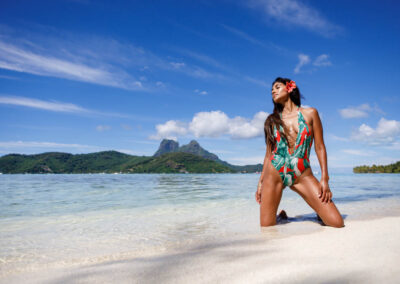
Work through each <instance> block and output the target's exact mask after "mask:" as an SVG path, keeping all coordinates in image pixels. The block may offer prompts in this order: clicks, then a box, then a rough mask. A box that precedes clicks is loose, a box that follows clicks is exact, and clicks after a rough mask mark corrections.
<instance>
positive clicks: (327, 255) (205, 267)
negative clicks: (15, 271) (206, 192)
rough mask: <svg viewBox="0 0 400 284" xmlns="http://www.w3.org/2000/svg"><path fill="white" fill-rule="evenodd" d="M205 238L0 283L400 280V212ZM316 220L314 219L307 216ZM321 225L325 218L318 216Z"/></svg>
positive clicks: (28, 274)
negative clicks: (296, 231)
mask: <svg viewBox="0 0 400 284" xmlns="http://www.w3.org/2000/svg"><path fill="white" fill-rule="evenodd" d="M305 223H308V222H300V223H293V224H291V223H289V224H284V225H278V226H275V227H268V228H263V229H262V230H260V233H259V234H258V235H257V236H252V237H245V238H244V237H243V236H241V238H232V239H231V240H221V241H218V242H209V243H203V244H201V245H197V246H194V247H192V248H185V249H181V250H179V251H178V250H176V251H173V252H168V253H164V254H162V255H156V256H150V257H142V258H134V259H129V260H121V261H112V262H106V263H100V264H95V265H90V266H80V267H69V268H63V269H43V270H42V271H35V272H26V273H24V274H19V275H13V276H11V275H9V276H8V277H7V278H2V279H0V282H1V283H302V282H304V283H337V282H340V283H379V282H381V283H400V266H399V265H400V217H385V218H382V219H374V220H368V221H351V220H350V221H345V225H346V227H344V228H340V229H337V228H331V227H325V226H321V228H320V229H319V228H318V230H317V231H316V232H314V233H311V234H303V235H294V236H290V237H282V236H279V230H280V229H279V226H301V225H302V224H303V225H305ZM307 225H309V224H307ZM311 225H315V226H320V225H318V224H311Z"/></svg>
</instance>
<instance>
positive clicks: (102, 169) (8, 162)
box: [0, 139, 262, 174]
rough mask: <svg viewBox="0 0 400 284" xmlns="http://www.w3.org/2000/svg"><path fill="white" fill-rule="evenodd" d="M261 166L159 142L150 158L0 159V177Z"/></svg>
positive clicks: (195, 146)
mask: <svg viewBox="0 0 400 284" xmlns="http://www.w3.org/2000/svg"><path fill="white" fill-rule="evenodd" d="M261 171H262V164H257V165H246V166H236V165H231V164H229V163H227V162H225V161H222V160H220V159H219V158H218V156H217V155H215V154H213V153H210V152H208V151H207V150H205V149H204V148H202V147H201V146H200V144H199V143H198V142H197V141H195V140H192V141H190V143H189V144H187V145H183V146H181V147H179V144H178V143H177V142H175V141H173V140H168V139H163V141H162V142H161V143H160V147H159V149H158V150H157V152H156V153H155V154H154V155H153V156H150V157H148V156H133V155H128V154H124V153H121V152H118V151H113V150H112V151H102V152H96V153H88V154H70V153H62V152H46V153H41V154H33V155H24V154H8V155H4V156H2V157H0V172H1V173H7V174H8V173H10V174H15V173H57V174H63V173H71V174H72V173H116V172H117V173H235V172H242V173H251V172H261Z"/></svg>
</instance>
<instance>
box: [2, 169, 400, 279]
mask: <svg viewBox="0 0 400 284" xmlns="http://www.w3.org/2000/svg"><path fill="white" fill-rule="evenodd" d="M316 178H317V179H318V178H319V176H318V175H317V176H316ZM258 179H259V174H131V175H130V174H74V175H69V174H65V175H54V174H49V175H32V174H16V175H7V174H3V175H0V209H1V210H0V247H1V250H0V272H1V273H2V274H7V273H12V272H18V271H24V270H31V269H36V268H43V267H45V266H65V265H71V264H77V263H79V264H82V263H96V262H99V261H104V260H110V259H123V258H124V257H135V256H143V255H148V254H153V253H159V252H161V251H165V250H168V249H169V248H173V247H179V246H186V245H189V244H192V243H194V242H197V241H202V240H210V239H218V238H223V237H227V236H232V235H239V236H240V235H245V234H254V233H255V234H258V233H260V227H259V205H258V203H257V202H256V201H255V198H254V193H255V190H256V186H257V183H258ZM399 182H400V175H398V174H331V175H330V182H329V185H330V188H331V190H332V192H333V200H334V202H335V203H336V206H337V207H338V209H339V211H340V212H341V214H342V216H343V217H344V219H345V223H346V220H352V219H354V220H355V219H363V218H377V217H380V216H387V215H400V202H399V201H400V186H399V184H400V183H399ZM280 209H285V210H286V212H287V213H288V215H289V217H290V219H289V220H290V222H289V223H288V224H281V225H279V227H278V228H279V230H281V231H280V233H281V235H285V234H296V233H307V232H312V231H315V230H320V229H321V228H322V226H321V225H320V224H319V223H318V222H316V218H315V217H316V215H315V213H314V212H313V210H312V209H311V208H310V207H309V206H308V205H307V204H306V203H305V202H304V201H303V199H302V198H301V197H300V196H298V195H297V194H296V193H295V192H293V191H291V190H290V189H289V188H286V189H285V190H284V193H283V197H282V201H281V204H280V208H279V210H280Z"/></svg>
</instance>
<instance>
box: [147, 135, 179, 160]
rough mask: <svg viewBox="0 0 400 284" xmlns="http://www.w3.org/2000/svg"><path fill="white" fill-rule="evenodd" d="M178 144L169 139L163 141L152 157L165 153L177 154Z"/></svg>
mask: <svg viewBox="0 0 400 284" xmlns="http://www.w3.org/2000/svg"><path fill="white" fill-rule="evenodd" d="M178 149H179V143H178V142H176V141H174V140H171V139H163V140H162V141H161V143H160V147H158V150H157V152H156V153H155V154H154V155H153V156H154V157H158V156H161V155H162V154H165V153H171V152H178Z"/></svg>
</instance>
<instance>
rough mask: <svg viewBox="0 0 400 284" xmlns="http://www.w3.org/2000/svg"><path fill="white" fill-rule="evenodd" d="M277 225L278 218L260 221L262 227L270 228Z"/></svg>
mask: <svg viewBox="0 0 400 284" xmlns="http://www.w3.org/2000/svg"><path fill="white" fill-rule="evenodd" d="M275 225H276V218H273V219H272V218H261V220H260V226H261V227H269V226H275Z"/></svg>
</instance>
